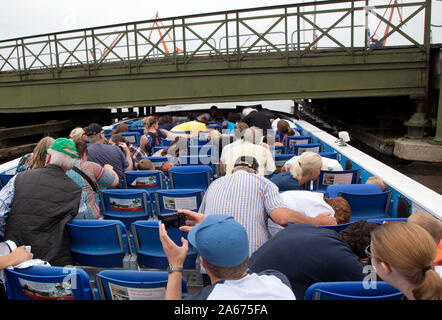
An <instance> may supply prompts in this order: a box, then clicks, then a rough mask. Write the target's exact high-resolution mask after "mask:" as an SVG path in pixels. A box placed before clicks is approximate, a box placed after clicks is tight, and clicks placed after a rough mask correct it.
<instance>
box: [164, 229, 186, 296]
mask: <svg viewBox="0 0 442 320" xmlns="http://www.w3.org/2000/svg"><path fill="white" fill-rule="evenodd" d="M159 231H160V240H161V244H162V245H163V250H164V253H165V254H166V256H167V261H168V262H169V264H170V265H171V266H173V267H177V268H182V267H183V265H184V261H185V260H186V256H187V251H188V250H189V243H188V241H187V240H186V239H184V237H181V242H182V244H183V245H182V246H181V247H179V246H177V245H176V244H175V242H173V240H172V239H170V237H169V236H168V234H167V231H166V227H165V226H164V224H163V223H161V222H160V223H159ZM181 278H182V272H179V271H174V272H171V273H169V278H168V280H167V287H166V296H165V297H164V299H165V300H181V294H182V284H181Z"/></svg>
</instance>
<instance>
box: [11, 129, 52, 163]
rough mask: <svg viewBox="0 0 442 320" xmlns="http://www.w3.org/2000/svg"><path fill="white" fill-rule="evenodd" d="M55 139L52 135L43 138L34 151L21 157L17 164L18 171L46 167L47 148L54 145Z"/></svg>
mask: <svg viewBox="0 0 442 320" xmlns="http://www.w3.org/2000/svg"><path fill="white" fill-rule="evenodd" d="M54 141H55V140H54V138H52V137H44V138H43V139H41V140H40V141H39V142H38V143H37V145H36V146H35V148H34V150H33V151H32V153H28V154H26V155H24V156H23V157H22V158H21V159H20V161H19V163H18V165H17V172H21V171H25V170H32V169H37V168H41V167H44V166H45V165H46V155H47V150H48V148H49V147H50V146H52V144H53V143H54Z"/></svg>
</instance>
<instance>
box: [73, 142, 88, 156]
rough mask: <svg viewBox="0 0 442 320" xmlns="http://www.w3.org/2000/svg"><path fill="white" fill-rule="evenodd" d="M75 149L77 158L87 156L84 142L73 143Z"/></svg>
mask: <svg viewBox="0 0 442 320" xmlns="http://www.w3.org/2000/svg"><path fill="white" fill-rule="evenodd" d="M75 148H76V149H77V154H78V156H77V158H78V159H81V158H83V156H84V155H85V154H86V155H87V144H86V142H84V141H77V142H75Z"/></svg>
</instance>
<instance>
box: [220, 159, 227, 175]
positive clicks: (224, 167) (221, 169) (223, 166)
mask: <svg viewBox="0 0 442 320" xmlns="http://www.w3.org/2000/svg"><path fill="white" fill-rule="evenodd" d="M225 174H226V165H225V164H224V163H223V162H222V161H221V160H219V175H220V176H223V175H225Z"/></svg>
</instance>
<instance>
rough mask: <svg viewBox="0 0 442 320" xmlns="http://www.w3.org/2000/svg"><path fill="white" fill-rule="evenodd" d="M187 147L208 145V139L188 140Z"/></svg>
mask: <svg viewBox="0 0 442 320" xmlns="http://www.w3.org/2000/svg"><path fill="white" fill-rule="evenodd" d="M188 141H189V146H203V145H206V144H208V143H209V139H207V138H190V139H189V140H188Z"/></svg>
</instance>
